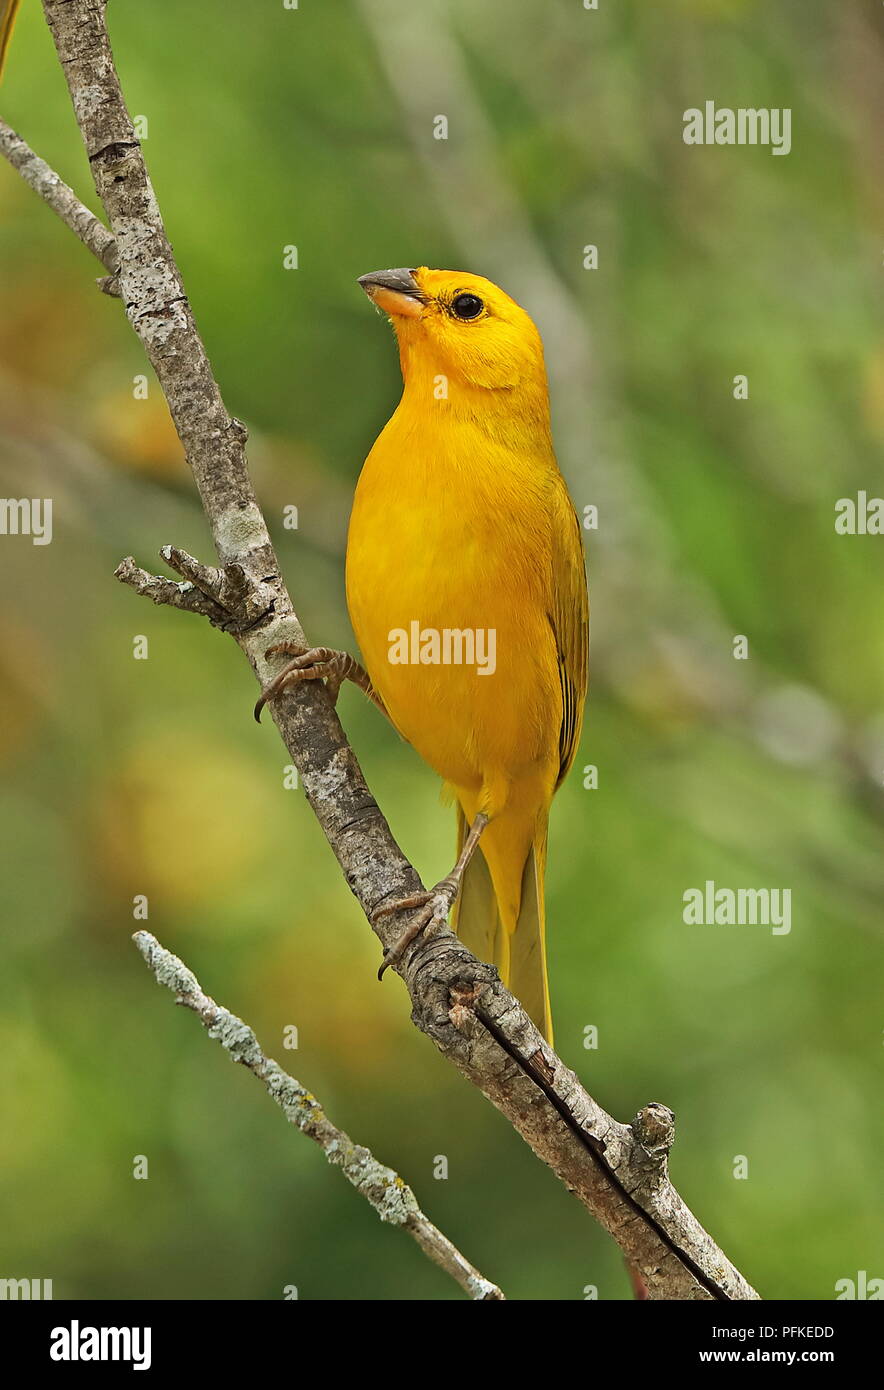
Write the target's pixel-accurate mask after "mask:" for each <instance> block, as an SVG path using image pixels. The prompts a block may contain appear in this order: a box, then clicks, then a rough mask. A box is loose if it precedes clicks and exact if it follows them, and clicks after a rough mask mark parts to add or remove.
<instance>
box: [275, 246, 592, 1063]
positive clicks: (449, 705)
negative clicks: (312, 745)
mask: <svg viewBox="0 0 884 1390" xmlns="http://www.w3.org/2000/svg"><path fill="white" fill-rule="evenodd" d="M359 283H360V284H361V285H362V287H363V289H364V290H365V292H366V293H367V294H368V295H369V297H370V298H371V299H372V300H373V301H374V303H375V304H376V305H378V307H379V308H381V309H382V310H383V311H384V313H386V314H387V315H388V316H389V318H390V320H391V321H392V324H393V327H394V329H395V332H396V337H397V339H398V344H399V358H400V363H401V367H402V376H403V381H404V390H403V394H402V399H401V400H400V402H399V405H398V407H397V408H396V410H395V412H394V414H393V416H392V418H391V419H390V421H389V422H388V424H387V425H386V427H385V428H384V430H383V431H382V432H381V434H380V436H379V438H378V440H377V442H376V443H375V445H374V448H373V449H372V450H371V453H370V454H369V456H368V458H367V459H366V461H365V465H364V467H363V469H362V474H361V476H360V478H359V483H358V486H357V488H356V496H355V499H354V503H353V513H352V517H351V519H350V531H349V537H348V543H347V601H348V606H349V609H350V617H351V620H352V623H353V629H354V632H355V634H356V638H357V641H358V643H359V646H360V648H361V651H362V654H363V657H364V660H365V666H366V668H367V670H363V668H362V667H361V666H359V665H358V664H357V663H356V662H355V661H354V660H353V658H352V657H349V656H347V655H346V654H345V653H337V652H331V651H329V650H328V649H327V648H316V649H312V650H311V651H309V652H303V651H299V650H298V649H297V648H295V647H293V646H291V645H289V644H283V645H282V646H279V647H276V648H272V649H271V651H280V652H284V653H286V654H289V655H292V656H293V657H294V660H292V661H291V662H289V663H288V665H287V666H286V667H285V668H284V669H283V670H282V671H281V672H280V674H279V676H277V678H276V679H275V680H274V681H273V682H272V684H271V685H270V686H269V687H268V688H267V690H266V691H265V692H264V695H263V696H262V699H261V701H260V702H259V709H258V711H256V713H257V712H259V711H260V706H261V705H263V704H264V702H265V701H266V700H267V699H270V698H273V696H274V695H276V694H277V693H278V692H279V691H280V690H281V689H282V688H284V687H285V686H286V685H288V684H290V683H291V682H292V681H297V680H302V679H320V678H325V679H326V680H327V681H328V683H329V686H330V687H331V689H332V691H333V694H334V695H335V697H336V695H337V690H338V688H339V686H340V683H341V681H342V680H345V679H349V680H353V681H355V682H356V683H357V684H358V685H360V686H361V687H362V688H363V689H364V690H366V692H367V693H369V694H370V695H371V696H372V697H373V698H374V699H375V700H376V702H377V703H378V704H379V705H380V706H381V708H382V709H383V710H384V711H385V713H386V714H387V715H388V716H389V718H390V720H391V721H392V723H393V724H394V726H395V727H396V728H397V729H398V730H399V731H400V733H401V734H402V735H403V737H404V738H406V739H407V740H408V742H409V743H411V744H413V746H414V747H415V748H416V749H417V751H418V752H419V753H420V754H421V756H422V757H423V758H424V759H425V760H426V762H428V763H429V764H430V766H431V767H432V768H434V769H435V771H436V772H437V773H438V774H439V776H440V777H441V778H443V779H444V782H445V783H446V785H447V787H448V789H449V790H450V792H451V794H452V795H453V798H454V799H455V800H456V803H457V821H458V848H459V855H458V860H457V864H456V865H455V868H454V870H453V871H452V873H451V874H450V875H449V876H448V877H447V878H446V879H443V880H442V882H441V883H440V884H437V885H436V887H435V888H433V889H432V890H430V892H429V893H427V894H421V895H419V896H418V897H415V898H412V899H406V900H404V901H403V902H399V903H393V904H390V905H389V906H387V907H385V908H383V909H382V911H383V912H395V911H401V910H404V909H406V908H408V909H416V912H415V913H414V915H413V918H412V920H411V923H410V925H409V926H408V928H407V930H406V931H404V932H403V934H402V936H401V937H400V938H399V940H398V942H397V943H396V945H395V946H394V947H393V949H392V951H389V952H388V953H387V955H386V957H385V966H386V965H388V964H390V963H392V961H393V960H394V959H396V958H398V956H399V955H400V954H401V952H402V950H404V948H405V946H406V945H407V944H408V943H409V942H410V941H412V940H413V939H414V938H415V936H416V935H417V933H418V932H419V931H421V930H423V929H424V928H425V927H426V926H427V925H428V924H429V923H430V922H431V921H433V920H437V921H438V920H444V918H445V917H446V916H447V914H448V911H449V910H450V909H451V907H452V906H454V907H455V913H454V919H453V925H454V926H455V928H456V930H457V933H458V935H459V936H460V937H461V939H462V940H463V941H464V942H465V944H466V945H467V946H469V947H470V949H471V950H472V951H473V952H474V953H475V954H476V955H477V956H479V957H480V958H481V959H483V960H486V961H489V962H491V963H493V964H494V965H496V966H497V967H498V969H499V971H500V975H501V978H502V979H503V981H504V983H505V984H507V985H508V986H509V988H511V989H512V991H513V992H514V994H515V995H516V996H517V997H518V998H519V999H521V1001H522V1003H523V1004H524V1006H525V1008H526V1009H527V1010H528V1012H529V1014H530V1015H531V1017H532V1018H533V1020H534V1021H535V1023H536V1024H537V1026H538V1027H539V1028H540V1029H541V1031H542V1032H543V1033H544V1035H545V1036H546V1037H547V1038H548V1039H549V1040H550V1041H552V1022H551V1017H550V1005H549V991H548V985H547V970H546V944H545V921H544V903H543V881H544V869H545V865H546V843H547V821H548V815H549V809H550V803H551V802H552V798H553V794H554V792H555V791H556V789H557V788H558V786H559V785H560V784H561V782H562V779H563V778H564V777H565V774H566V773H567V771H568V769H569V768H570V766H571V763H572V761H573V759H574V755H575V753H576V750H577V743H578V740H579V738H580V729H581V723H582V718H583V703H584V697H585V694H586V681H587V643H588V601H587V592H586V576H585V570H584V562H583V547H582V544H581V538H580V527H579V524H578V521H577V517H576V515H575V512H574V508H573V506H572V504H571V500H570V498H569V496H568V492H567V488H566V486H565V482H564V480H563V478H562V475H561V473H560V472H559V469H558V465H557V463H556V458H555V454H554V452H553V445H552V438H551V433H550V418H549V397H548V390H547V381H546V370H545V367H544V360H543V347H542V344H541V341H540V335H539V334H538V332H537V329H536V328H535V326H534V324H533V322H532V321H531V319H530V318H529V317H528V315H527V314H526V313H525V311H524V309H522V308H520V307H519V305H518V304H516V303H515V302H514V301H513V300H512V299H510V298H509V296H508V295H506V294H504V292H503V291H502V290H500V289H498V287H497V286H496V285H493V284H492V283H491V282H490V281H489V280H485V279H483V278H481V277H480V276H478V275H470V274H464V273H462V272H460V271H451V270H429V269H428V268H427V267H426V266H422V267H420V268H419V269H417V270H385V271H379V272H377V273H375V274H371V275H364V276H362V278H361V280H360V282H359ZM477 846H478V850H479V852H478V853H476V852H475V851H476V849H477ZM383 968H385V967H382V970H383Z"/></svg>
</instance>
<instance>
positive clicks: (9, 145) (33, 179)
mask: <svg viewBox="0 0 884 1390" xmlns="http://www.w3.org/2000/svg"><path fill="white" fill-rule="evenodd" d="M0 154H2V155H3V156H4V158H5V159H8V160H9V162H10V164H11V165H12V167H13V169H17V170H18V172H19V173H20V174H21V176H22V178H23V179H24V181H25V183H26V184H29V185H30V187H31V188H33V190H34V192H35V193H39V195H40V197H41V198H42V199H43V201H44V202H45V203H48V204H49V206H50V207H51V208H52V211H53V212H54V213H56V214H57V215H58V216H59V217H60V218H61V220H62V222H64V223H65V225H66V226H68V227H70V229H71V231H72V232H73V233H74V235H75V236H77V237H79V239H80V241H82V243H83V245H84V246H86V247H88V249H89V250H90V251H91V252H92V254H93V256H96V257H97V258H98V260H99V261H101V264H102V265H103V266H104V267H105V269H106V270H108V271H110V275H111V277H113V276H115V275H116V271H117V248H116V243H115V241H114V238H113V236H112V235H111V233H110V232H109V231H108V229H107V227H105V225H104V223H103V222H100V221H99V219H98V218H97V217H96V216H95V215H94V213H91V212H90V211H89V209H88V208H87V207H85V206H84V204H83V203H81V202H80V200H79V198H78V197H77V195H76V193H75V192H74V190H73V189H72V188H69V187H68V185H67V184H66V183H65V182H64V180H63V179H61V178H59V176H58V174H56V173H55V171H54V170H53V169H50V167H49V165H48V164H47V163H46V161H45V159H41V158H40V156H39V155H38V154H35V153H34V151H33V150H32V149H31V148H30V146H29V145H27V144H26V143H25V141H24V140H23V139H22V138H21V136H20V135H17V134H16V132H15V131H14V130H13V129H12V126H9V125H7V124H6V122H5V121H2V120H0ZM102 288H103V289H105V291H107V289H108V286H107V285H106V284H102Z"/></svg>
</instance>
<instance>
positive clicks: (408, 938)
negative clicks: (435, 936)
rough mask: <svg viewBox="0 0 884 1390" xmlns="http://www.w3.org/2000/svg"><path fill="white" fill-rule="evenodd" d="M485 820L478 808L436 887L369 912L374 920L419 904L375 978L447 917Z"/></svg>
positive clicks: (387, 953) (486, 822) (388, 951)
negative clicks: (453, 860)
mask: <svg viewBox="0 0 884 1390" xmlns="http://www.w3.org/2000/svg"><path fill="white" fill-rule="evenodd" d="M487 824H488V817H487V816H486V815H485V814H484V812H482V811H480V812H479V814H478V815H477V816H476V819H475V820H474V821H473V823H472V825H471V826H470V833H469V835H467V838H466V839H465V840H464V842H463V849H462V850H461V852H460V855H459V857H458V861H457V863H456V864H455V866H454V868H453V869H452V870H451V873H450V874H448V875H447V877H446V878H443V879H441V880H440V882H439V883H437V884H436V886H435V888H431V889H430V890H429V891H428V892H423V893H412V895H411V896H410V897H408V898H399V899H398V900H397V901H396V902H394V903H388V904H387V906H386V907H380V908H378V910H377V912H375V913H373V914H372V921H375V922H376V921H377V920H378V918H379V917H386V916H388V915H389V914H390V913H391V912H403V911H405V910H407V909H408V908H410V907H417V908H420V909H421V911H420V912H418V913H416V914H415V917H414V920H413V921H412V922H410V923H409V924H408V926H407V927H406V928H405V930H404V931H403V932H402V934H401V936H398V937H397V938H396V940H395V941H394V942H393V945H392V946H391V947H390V948H389V950H387V951H385V952H384V959H383V961H382V962H381V968H380V970H379V971H378V979H379V980H380V979H383V975H384V971H385V970H388V969H389V967H390V966H391V965H395V964H396V962H397V960H399V958H400V957H401V955H402V952H403V951H404V950H405V949H406V947H407V946H410V945H411V943H412V941H414V939H415V937H416V936H419V935H420V933H421V932H422V931H426V929H427V927H428V926H429V925H430V924H431V923H432V924H433V925H434V926H435V925H436V924H437V923H439V924H441V923H443V922H445V921H446V920H447V918H448V914H449V912H450V911H451V909H452V907H453V906H454V900H455V898H456V897H457V895H458V893H459V892H460V885H461V883H462V882H463V876H464V874H465V872H466V867H467V865H468V864H469V862H470V860H471V859H472V857H473V855H474V853H475V850H476V846H477V845H478V843H479V837H480V835H481V834H482V831H483V830H484V829H485V826H486V825H487Z"/></svg>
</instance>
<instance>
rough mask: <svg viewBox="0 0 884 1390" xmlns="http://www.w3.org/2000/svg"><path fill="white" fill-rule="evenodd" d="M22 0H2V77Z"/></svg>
mask: <svg viewBox="0 0 884 1390" xmlns="http://www.w3.org/2000/svg"><path fill="white" fill-rule="evenodd" d="M19 3H20V0H0V77H2V76H3V68H4V66H5V64H6V50H7V49H8V47H9V40H10V39H11V38H12V30H13V27H14V25H15V16H16V15H17V14H18V7H19Z"/></svg>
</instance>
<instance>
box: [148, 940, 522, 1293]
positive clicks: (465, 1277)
mask: <svg viewBox="0 0 884 1390" xmlns="http://www.w3.org/2000/svg"><path fill="white" fill-rule="evenodd" d="M132 939H133V941H134V942H135V945H136V946H137V947H138V949H139V951H140V952H141V954H142V956H143V957H144V959H145V961H146V962H147V964H148V966H149V967H150V969H151V970H152V971H153V973H154V975H155V976H156V978H157V981H158V983H159V984H161V985H165V987H166V989H169V990H171V991H172V993H173V994H174V995H175V1001H176V1003H178V1004H183V1005H184V1007H185V1008H186V1009H190V1010H191V1011H192V1012H193V1013H195V1014H196V1016H197V1018H198V1019H199V1020H200V1021H201V1023H202V1024H203V1027H204V1028H205V1029H206V1032H207V1033H208V1035H209V1037H210V1038H213V1039H214V1040H215V1042H219V1043H220V1044H221V1046H222V1047H223V1048H224V1049H225V1051H227V1052H228V1053H229V1054H230V1056H231V1058H232V1059H233V1061H234V1062H241V1063H242V1065H243V1066H244V1067H246V1068H247V1069H248V1070H249V1071H250V1072H251V1073H252V1075H253V1076H256V1077H257V1078H258V1080H259V1081H260V1082H262V1083H263V1085H264V1086H265V1087H266V1089H267V1094H268V1095H269V1096H270V1097H271V1098H272V1099H273V1100H275V1101H276V1104H277V1105H278V1106H279V1108H280V1110H281V1111H282V1112H283V1114H284V1115H285V1117H286V1119H287V1120H288V1121H289V1123H290V1124H293V1125H297V1127H298V1129H299V1130H300V1131H301V1133H302V1134H306V1135H307V1137H308V1138H309V1139H312V1140H313V1141H314V1143H316V1144H318V1145H319V1147H320V1148H321V1149H322V1151H323V1153H324V1154H325V1156H326V1158H327V1159H328V1161H329V1163H333V1164H334V1165H335V1166H336V1167H338V1168H340V1169H341V1172H342V1173H343V1174H344V1177H345V1178H346V1179H347V1181H348V1182H349V1183H351V1184H352V1185H353V1187H355V1188H356V1191H357V1192H358V1193H360V1194H361V1196H363V1197H364V1198H365V1200H366V1201H367V1202H370V1203H371V1205H372V1206H373V1207H374V1209H375V1211H376V1212H377V1214H378V1216H379V1217H380V1218H381V1220H382V1221H386V1222H388V1223H389V1224H390V1225H391V1226H401V1227H402V1229H403V1230H405V1231H408V1233H409V1235H410V1236H413V1237H414V1239H415V1240H416V1241H417V1243H418V1245H419V1246H420V1247H421V1249H422V1250H423V1251H425V1252H426V1254H427V1255H429V1257H430V1259H431V1260H433V1261H435V1263H436V1264H437V1265H439V1267H440V1268H441V1269H444V1270H445V1273H446V1274H450V1275H451V1277H452V1279H454V1280H455V1281H456V1282H457V1283H458V1284H459V1285H460V1287H461V1288H462V1289H463V1290H464V1291H465V1292H466V1293H468V1294H469V1296H470V1298H472V1299H476V1300H494V1299H496V1300H500V1299H503V1297H504V1295H503V1294H502V1293H501V1291H500V1289H499V1288H498V1287H497V1285H496V1284H492V1283H491V1281H490V1279H486V1278H485V1276H484V1275H483V1274H480V1273H479V1271H478V1270H477V1269H476V1268H475V1266H474V1265H471V1264H470V1262H469V1260H467V1259H464V1257H463V1255H462V1254H461V1253H460V1251H459V1250H458V1248H457V1246H456V1245H452V1243H451V1241H450V1240H449V1239H448V1237H447V1236H445V1235H443V1234H442V1232H441V1231H440V1230H439V1228H438V1226H434V1225H433V1223H432V1221H430V1219H429V1217H427V1216H426V1215H425V1214H424V1212H423V1211H422V1210H421V1208H420V1206H419V1204H418V1200H417V1198H416V1197H415V1195H414V1193H413V1192H412V1190H411V1188H410V1187H409V1186H408V1184H407V1183H406V1182H404V1181H403V1180H402V1178H400V1176H399V1174H398V1173H395V1172H394V1171H393V1169H392V1168H388V1167H387V1166H386V1164H384V1163H380V1162H379V1161H378V1159H376V1158H375V1156H374V1154H373V1153H372V1152H371V1150H370V1149H367V1148H365V1146H364V1145H363V1144H354V1143H353V1140H352V1139H351V1138H350V1136H349V1135H348V1134H345V1133H344V1131H343V1130H342V1129H338V1127H337V1125H334V1124H332V1122H331V1120H330V1119H329V1118H328V1116H327V1115H326V1113H325V1111H324V1109H323V1108H322V1106H321V1105H320V1103H319V1101H318V1100H317V1099H316V1097H315V1096H314V1095H312V1094H311V1093H310V1091H308V1090H306V1089H305V1087H303V1086H302V1085H301V1083H300V1081H296V1080H295V1078H294V1077H293V1076H289V1074H288V1072H285V1071H283V1069H282V1067H281V1066H280V1065H279V1063H278V1062H274V1061H273V1059H272V1058H271V1057H266V1056H265V1055H264V1052H263V1051H262V1049H261V1046H260V1044H259V1042H258V1039H257V1038H256V1037H255V1034H254V1032H253V1031H252V1029H251V1028H250V1027H249V1025H248V1024H247V1023H243V1021H242V1019H241V1018H237V1016H236V1014H232V1013H230V1011H229V1010H228V1009H224V1008H222V1007H221V1005H220V1004H216V1003H215V1001H214V999H210V998H209V996H208V995H207V994H205V993H204V992H203V988H202V986H201V985H200V982H199V980H198V979H197V978H196V976H195V975H194V973H193V971H192V970H189V969H188V968H187V966H186V965H185V964H184V962H183V961H181V960H179V959H178V957H177V956H173V955H172V952H171V951H167V950H166V948H165V947H164V946H161V945H160V943H159V942H158V941H157V939H156V937H155V936H151V934H150V932H147V931H138V932H136V933H135V935H134V937H133V938H132Z"/></svg>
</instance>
